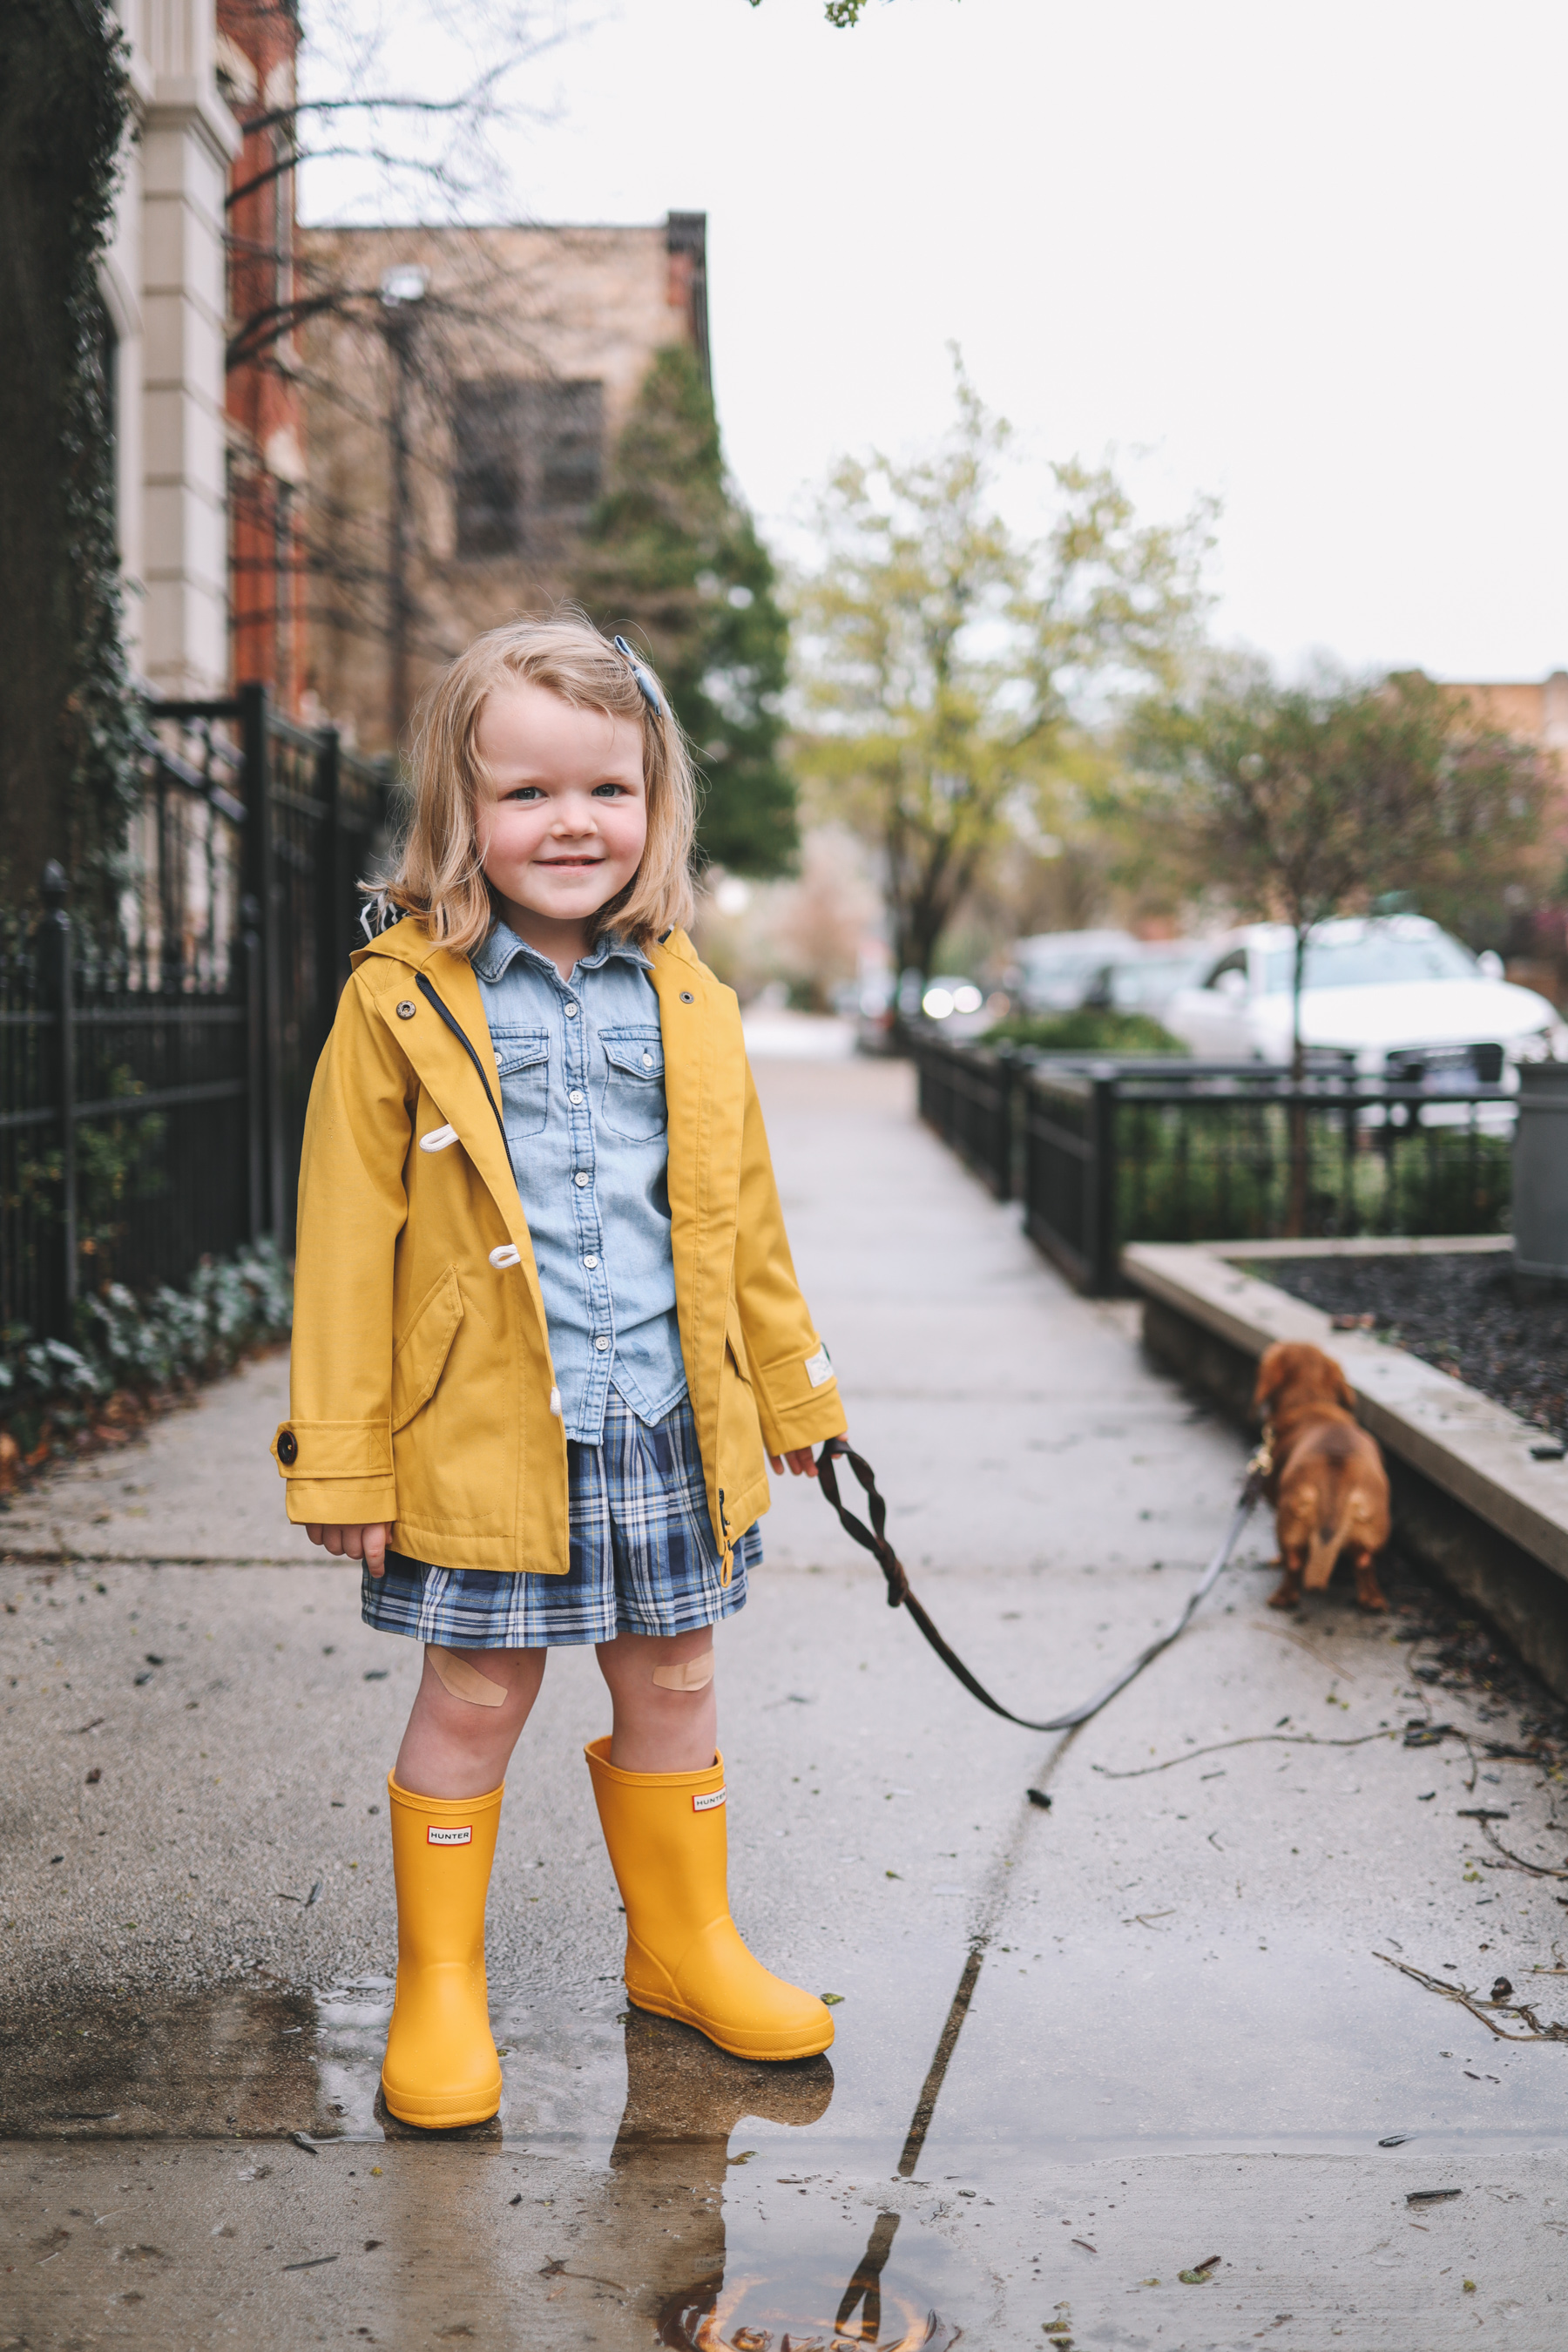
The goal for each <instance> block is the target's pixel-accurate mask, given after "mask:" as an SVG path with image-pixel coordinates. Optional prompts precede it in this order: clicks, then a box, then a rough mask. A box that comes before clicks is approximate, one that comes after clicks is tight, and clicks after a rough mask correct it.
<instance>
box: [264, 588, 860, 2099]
mask: <svg viewBox="0 0 1568 2352" xmlns="http://www.w3.org/2000/svg"><path fill="white" fill-rule="evenodd" d="M415 770H416V772H415V814H414V821H413V825H412V829H411V831H410V833H409V836H408V842H407V846H406V848H405V852H404V855H403V859H402V864H401V866H400V869H399V871H398V874H397V876H396V877H395V880H394V881H393V882H392V884H391V885H390V887H389V889H388V891H387V892H386V893H385V898H384V905H385V912H386V914H387V916H388V917H389V918H390V927H389V928H385V929H382V931H381V933H380V936H379V937H376V938H374V939H373V940H372V941H371V944H370V945H369V946H368V947H366V948H363V949H362V950H360V951H359V953H358V954H357V955H356V956H355V957H354V959H353V961H354V973H353V979H352V980H351V981H350V982H349V984H348V986H347V988H345V990H344V991H343V994H342V1002H341V1003H340V1006H339V1010H338V1016H337V1020H336V1023H335V1024H334V1026H333V1029H332V1034H331V1038H330V1039H329V1041H328V1044H327V1047H326V1050H325V1052H324V1053H323V1054H322V1055H321V1063H320V1066H319V1067H318V1069H317V1072H316V1077H315V1084H314V1086H313V1087H312V1089H311V1094H310V1115H309V1118H308V1119H307V1122H306V1129H305V1148H304V1156H303V1160H302V1163H301V1168H300V1224H299V1255H298V1267H297V1276H296V1286H295V1322H294V1342H293V1358H292V1366H291V1382H290V1392H289V1402H290V1406H291V1408H292V1410H291V1414H290V1418H289V1421H288V1422H286V1423H284V1424H283V1426H282V1427H281V1428H280V1429H279V1432H278V1434H277V1436H276V1438H275V1439H274V1441H273V1447H272V1451H273V1454H274V1455H275V1456H276V1459H277V1462H278V1465H279V1470H280V1471H281V1472H282V1475H283V1476H284V1478H285V1479H286V1481H287V1482H288V1486H287V1491H288V1509H289V1518H290V1519H291V1520H294V1521H295V1522H297V1523H300V1524H302V1525H303V1526H304V1527H305V1528H306V1529H307V1531H308V1533H309V1535H310V1539H311V1541H312V1542H314V1543H320V1544H322V1545H324V1546H325V1548H326V1549H327V1550H328V1551H329V1552H331V1553H333V1554H335V1555H337V1556H339V1557H347V1558H348V1559H363V1563H364V1569H363V1613H364V1617H365V1620H366V1622H368V1623H370V1624H372V1625H375V1626H379V1627H381V1628H382V1629H383V1630H384V1631H385V1632H387V1633H404V1634H408V1635H412V1636H413V1637H415V1638H416V1639H417V1640H419V1641H422V1642H423V1643H424V1644H425V1665H424V1673H423V1675H422V1678H421V1681H420V1685H419V1689H418V1692H417V1695H416V1698H415V1702H414V1708H413V1712H412V1714H411V1715H410V1717H409V1719H408V1727H407V1729H406V1730H405V1733H404V1736H403V1744H402V1747H401V1748H399V1750H398V1754H397V1761H396V1764H395V1768H394V1769H393V1771H392V1772H391V1773H390V1774H389V1775H388V1780H387V1787H388V1791H389V1794H390V1798H391V1805H390V1813H391V1823H392V1852H393V1870H394V1874H395V1881H396V1887H397V1937H398V1953H397V1989H396V1994H395V2000H394V2003H393V2012H392V2025H391V2031H390V2033H389V2035H388V2039H387V2047H386V2059H385V2063H384V2067H383V2071H382V2086H383V2091H384V2096H385V2100H386V2104H387V2106H388V2107H389V2108H390V2109H391V2111H392V2113H393V2114H394V2115H395V2116H400V2117H402V2118H403V2119H404V2120H405V2122H408V2123H414V2124H422V2125H426V2126H456V2125H459V2124H468V2123H475V2122H479V2121H483V2120H484V2119H485V2118H487V2117H489V2116H493V2115H494V2113H495V2112H496V2108H497V2106H498V2105H499V2102H500V2089H501V2079H500V2063H499V2062H498V2060H497V2057H496V2050H495V2044H494V2042H493V2041H492V2040H491V2037H490V2030H489V2015H488V2010H487V2002H486V1985H485V1963H484V1914H485V1897H486V1891H487V1888H488V1886H489V1872H490V1862H491V1858H492V1856H493V1854H494V1852H495V1843H496V1831H497V1827H498V1823H499V1821H500V1802H501V1795H502V1788H501V1781H502V1775H503V1774H504V1772H505V1770H506V1767H507V1762H508V1759H509V1758H510V1755H511V1751H512V1748H513V1747H514V1746H515V1745H516V1742H517V1738H518V1735H519V1733H520V1732H521V1729H522V1727H523V1725H524V1723H526V1721H527V1720H528V1715H529V1710H530V1708H531V1706H532V1705H533V1702H534V1699H535V1697H536V1696H538V1692H539V1686H540V1683H541V1680H542V1676H543V1673H544V1662H545V1656H546V1654H547V1652H548V1651H549V1650H550V1648H551V1647H552V1645H554V1644H558V1643H560V1644H564V1643H584V1642H593V1643H595V1644H596V1645H597V1652H598V1659H599V1664H600V1667H601V1669H602V1671H603V1674H604V1676H605V1682H606V1683H607V1684H608V1685H609V1688H610V1698H611V1704H612V1726H613V1727H612V1730H611V1733H610V1736H609V1738H607V1739H595V1741H594V1742H593V1743H592V1744H591V1746H590V1747H589V1748H588V1749H587V1750H586V1754H587V1759H588V1769H589V1771H590V1774H591V1775H592V1780H593V1787H594V1795H595V1800H596V1801H597V1804H598V1809H599V1820H600V1823H601V1826H602V1828H603V1830H604V1834H605V1844H606V1845H607V1846H608V1848H609V1853H610V1860H611V1863H612V1864H613V1865H614V1868H615V1874H616V1881H617V1883H618V1885H619V1886H620V1890H621V1895H622V1897H623V1899H624V1901H625V1904H626V1990H627V1992H628V1994H629V1995H630V1997H631V1999H632V2000H633V2001H634V2002H635V2003H636V2004H637V2006H638V2007H639V2008H641V2009H646V2010H651V2011H655V2012H657V2013H658V2015H660V2016H663V2017H672V2018H679V2019H680V2020H682V2021H684V2022H685V2023H687V2024H689V2025H694V2026H696V2027H698V2028H699V2029H700V2031H701V2032H704V2033H706V2034H708V2035H709V2036H710V2038H711V2039H712V2040H713V2041H714V2042H718V2044H719V2045H720V2047H721V2049H724V2050H729V2051H732V2052H734V2053H736V2054H737V2055H739V2056H742V2057H747V2058H774V2059H784V2058H800V2057H805V2056H808V2055H811V2054H813V2053H816V2052H818V2051H821V2050H825V2049H826V2047H827V2045H828V2043H829V2042H831V2041H832V2039H833V2023H832V2020H831V2018H830V2017H829V2015H828V2012H827V2011H826V2008H824V2006H823V2004H822V2003H821V2002H820V2001H819V2000H815V1999H814V1998H813V1997H812V1996H811V1995H810V1994H809V1993H805V1992H801V1991H799V1990H796V1988H795V1986H793V1985H788V1984H784V1983H783V1982H782V1981H781V1980H780V1979H778V1978H777V1977H775V1976H772V1975H770V1974H769V1972H768V1970H767V1969H764V1968H763V1967H762V1966H761V1965H760V1963H759V1962H758V1961H757V1960H755V1959H753V1958H752V1955H751V1953H750V1952H749V1951H748V1950H747V1949H746V1947H745V1946H744V1944H742V1941H741V1938H740V1936H739V1934H738V1933H737V1931H736V1928H735V1927H734V1924H733V1922H732V1921H731V1917H730V1912H729V1903H728V1897H727V1894H726V1877H725V1871H726V1864H725V1852H726V1848H725V1830H724V1811H723V1807H724V1793H725V1792H724V1769H723V1759H722V1757H721V1756H720V1755H719V1754H718V1753H717V1752H716V1747H715V1732H716V1725H717V1715H716V1709H715V1705H714V1684H713V1634H712V1628H713V1626H714V1625H715V1624H716V1623H717V1622H719V1620H720V1619H721V1618H723V1617H729V1616H732V1615H733V1614H734V1612H736V1611H737V1610H738V1609H740V1608H741V1607H742V1604H743V1603H744V1601H745V1597H746V1577H747V1571H748V1570H749V1569H751V1568H752V1567H754V1566H755V1565H756V1564H757V1563H758V1561H759V1560H760V1559H761V1557H762V1551H761V1545H760V1542H759V1539H758V1534H757V1528H756V1521H757V1519H758V1517H760V1515H761V1514H762V1513H763V1511H765V1510H766V1509H767V1507H768V1485H767V1475H766V1470H765V1467H764V1461H763V1456H764V1452H765V1453H766V1454H767V1455H768V1456H769V1457H770V1458H771V1459H772V1464H773V1470H774V1472H775V1474H777V1473H778V1472H780V1471H781V1469H782V1466H783V1463H784V1462H785V1461H787V1462H788V1464H789V1466H790V1469H791V1470H792V1471H793V1472H795V1473H800V1472H803V1471H804V1472H805V1474H806V1475H815V1466H814V1464H813V1461H812V1454H811V1448H812V1446H813V1444H815V1443H816V1442H817V1441H818V1440H821V1439H823V1438H827V1437H833V1436H836V1435H837V1434H838V1433H840V1432H842V1430H843V1429H844V1426H845V1422H844V1414H843V1411H842V1408H841V1406H840V1403H839V1398H838V1391H837V1384H836V1382H835V1381H834V1378H833V1373H832V1370H831V1367H830V1365H829V1363H828V1360H827V1355H826V1349H824V1347H823V1345H822V1342H821V1340H820V1339H818V1337H817V1335H816V1330H815V1329H814V1328H813V1326H812V1322H811V1318H810V1316H809V1315H808V1313H807V1311H806V1307H805V1300H804V1299H803V1298H802V1297H801V1295H800V1291H799V1289H798V1288H797V1286H796V1284H795V1270H794V1267H793V1265H792V1264H791V1261H790V1253H789V1244H788V1242H787V1240H786V1239H785V1236H784V1220H783V1216H782V1214H781V1212H780V1208H779V1201H778V1194H777V1192H776V1190H775V1188H774V1183H773V1170H772V1166H771V1163H770V1160H769V1157H768V1147H767V1140H766V1138H765V1136H764V1135H763V1122H762V1116H761V1113H760V1111H759V1109H758V1106H757V1097H756V1093H755V1090H754V1088H753V1087H752V1078H751V1073H750V1071H749V1069H748V1067H747V1064H746V1055H745V1047H744V1044H743V1041H742V1031H741V1016H740V1011H739V1008H738V1006H737V1004H736V1002H735V998H734V996H733V995H732V994H731V992H730V990H729V989H727V988H723V987H721V985H720V984H719V982H717V981H716V980H715V979H714V977H713V975H712V974H711V972H710V971H707V970H706V969H705V968H704V967H703V966H702V965H701V964H700V963H699V961H697V957H696V955H695V954H694V952H693V950H692V948H691V945H690V942H689V940H688V939H687V937H686V933H685V931H684V929H682V928H681V926H682V925H683V924H684V923H685V922H687V921H689V919H690V912H691V890H690V885H689V879H688V874H689V857H690V851H691V840H692V822H693V792H692V778H691V770H690V765H689V761H688V758H687V752H686V747H685V743H684V741H683V740H682V737H681V734H680V730H679V727H678V726H677V724H676V722H675V719H674V718H673V716H672V715H671V713H670V711H669V709H668V704H667V703H666V700H665V698H664V696H663V694H662V692H661V690H660V688H659V687H658V683H657V682H656V681H655V679H654V678H653V677H651V676H650V674H649V673H648V671H647V669H645V668H644V667H642V665H641V664H640V663H639V662H638V661H637V659H636V658H635V657H634V656H633V655H632V654H631V651H630V649H629V648H628V647H627V646H626V644H625V642H624V640H622V639H620V638H617V639H616V641H615V644H614V645H612V644H610V643H609V642H608V641H607V640H606V639H605V638H604V637H602V636H601V635H599V633H598V632H597V630H595V629H594V628H592V627H591V626H590V625H588V624H587V623H586V622H585V621H582V620H578V619H566V620H558V621H552V622H544V623H535V622H519V623H516V624H513V625H509V626H507V627H505V628H500V629H492V630H490V631H489V633H488V634H487V635H484V636H482V637H479V639H478V640H477V641H476V642H475V643H474V644H473V645H472V646H469V648H468V652H467V653H465V654H464V655H462V656H461V657H460V658H459V659H458V661H456V662H454V663H453V665H452V667H450V669H448V670H447V673H446V674H445V676H444V677H442V678H441V680H440V681H439V683H438V684H437V687H436V688H435V689H434V690H433V692H432V693H431V694H430V696H429V698H428V700H427V702H426V708H425V709H424V712H423V715H422V721H421V725H420V729H419V734H418V741H417V746H416V762H415ZM399 918H400V919H399ZM367 928H369V926H367Z"/></svg>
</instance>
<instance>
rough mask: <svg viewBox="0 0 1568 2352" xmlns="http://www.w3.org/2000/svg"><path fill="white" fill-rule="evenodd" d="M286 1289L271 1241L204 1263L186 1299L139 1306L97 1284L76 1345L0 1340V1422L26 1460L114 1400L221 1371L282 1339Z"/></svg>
mask: <svg viewBox="0 0 1568 2352" xmlns="http://www.w3.org/2000/svg"><path fill="white" fill-rule="evenodd" d="M292 1320H293V1286H292V1283H291V1280H290V1276H289V1267H288V1265H287V1263H286V1261H285V1260H284V1259H283V1258H282V1257H280V1256H279V1253H278V1251H277V1249H276V1248H275V1247H274V1246H273V1244H272V1243H270V1242H260V1243H258V1244H257V1245H256V1247H255V1248H253V1249H242V1250H240V1251H239V1252H237V1255H235V1256H233V1257H231V1258H222V1259H212V1258H208V1259H206V1260H205V1261H204V1262H203V1264H202V1265H199V1266H198V1267H197V1268H196V1271H195V1274H194V1275H193V1276H192V1277H191V1279H190V1282H189V1284H188V1285H187V1286H186V1287H185V1288H184V1290H174V1289H173V1288H171V1287H170V1286H169V1285H168V1284H166V1283H165V1284H163V1286H161V1287H160V1288H159V1289H157V1290H155V1291H154V1292H153V1295H152V1297H150V1298H137V1297H134V1296H133V1294H132V1292H131V1291H129V1290H127V1289H126V1288H125V1286H124V1285H123V1284H122V1283H118V1282H110V1283H105V1285H104V1286H103V1287H102V1289H101V1290H99V1291H95V1292H94V1293H93V1294H92V1295H91V1296H90V1297H87V1298H84V1299H82V1300H81V1302H80V1303H79V1306H78V1308H77V1326H76V1344H75V1346H74V1347H73V1346H69V1345H68V1343H67V1342H66V1341H65V1340H63V1339H35V1338H34V1337H33V1335H32V1333H31V1332H30V1331H29V1330H28V1329H27V1328H26V1325H24V1324H13V1325H12V1326H11V1327H10V1328H9V1329H8V1330H6V1331H5V1332H4V1333H0V1415H3V1416H4V1418H5V1422H7V1423H10V1424H12V1425H13V1427H14V1429H15V1433H16V1439H17V1441H18V1443H19V1444H20V1448H21V1451H22V1452H23V1453H24V1454H26V1455H28V1456H33V1455H35V1454H37V1448H38V1446H39V1444H43V1445H44V1446H45V1448H46V1450H48V1448H49V1445H50V1442H51V1440H52V1438H53V1436H54V1435H56V1434H60V1433H71V1432H74V1431H76V1430H78V1429H79V1428H82V1427H84V1426H85V1425H86V1423H87V1422H88V1421H89V1419H90V1418H91V1417H92V1416H93V1414H94V1412H95V1409H100V1408H101V1407H102V1406H103V1405H104V1403H105V1402H107V1401H108V1400H109V1399H110V1398H113V1397H117V1396H119V1397H124V1396H126V1395H127V1393H129V1396H130V1397H131V1398H132V1399H141V1400H146V1399H148V1398H150V1397H153V1396H155V1395H157V1394H159V1393H160V1392H163V1391H168V1390H170V1389H179V1388H187V1387H189V1386H191V1385H192V1384H193V1383H195V1381H204V1380H212V1379H214V1378H215V1377H216V1375H217V1374H218V1373H219V1372H224V1371H227V1370H229V1368H230V1367H231V1366H232V1365H234V1364H236V1363H237V1362H238V1361H239V1360H240V1358H241V1357H242V1356H243V1355H245V1354H246V1353H247V1351H248V1350H249V1349H252V1348H257V1347H263V1346H266V1345H268V1343H269V1342H271V1341H273V1340H277V1339H284V1338H286V1337H287V1335H288V1331H289V1325H290V1323H291V1322H292Z"/></svg>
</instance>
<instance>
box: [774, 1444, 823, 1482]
mask: <svg viewBox="0 0 1568 2352" xmlns="http://www.w3.org/2000/svg"><path fill="white" fill-rule="evenodd" d="M784 1462H787V1463H788V1464H789V1467H790V1475H791V1477H793V1478H798V1477H800V1476H801V1475H802V1474H803V1473H804V1474H805V1476H806V1477H807V1478H815V1477H816V1454H814V1453H813V1452H812V1450H811V1448H810V1446H809V1445H797V1446H796V1447H795V1452H794V1453H793V1454H785V1455H784V1461H783V1462H781V1461H780V1459H779V1457H778V1455H777V1454H769V1456H768V1467H769V1469H770V1470H771V1471H772V1472H773V1476H774V1477H775V1478H782V1477H783V1476H784Z"/></svg>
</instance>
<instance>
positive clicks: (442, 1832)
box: [425, 1822, 474, 1845]
mask: <svg viewBox="0 0 1568 2352" xmlns="http://www.w3.org/2000/svg"><path fill="white" fill-rule="evenodd" d="M425 1836H426V1842H427V1843H429V1844H431V1845H472V1844H473V1842H474V1829H473V1823H472V1822H465V1823H464V1825H463V1827H462V1828H461V1829H460V1830H446V1829H438V1828H437V1825H436V1823H435V1822H431V1824H430V1826H429V1828H428V1829H427V1830H426V1832H425Z"/></svg>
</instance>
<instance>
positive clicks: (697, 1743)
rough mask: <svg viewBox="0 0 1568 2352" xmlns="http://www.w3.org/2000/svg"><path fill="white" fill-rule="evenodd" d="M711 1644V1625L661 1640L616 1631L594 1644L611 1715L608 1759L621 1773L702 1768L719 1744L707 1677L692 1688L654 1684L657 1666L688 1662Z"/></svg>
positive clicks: (716, 1708)
mask: <svg viewBox="0 0 1568 2352" xmlns="http://www.w3.org/2000/svg"><path fill="white" fill-rule="evenodd" d="M712 1647H713V1628H712V1627H711V1625H700V1626H699V1627H698V1628H697V1630H696V1632H695V1633H672V1634H670V1635H668V1637H664V1638H661V1637H659V1636H658V1635H655V1634H651V1633H621V1634H618V1635H617V1636H616V1640H615V1641H613V1642H601V1643H599V1671H600V1673H601V1674H602V1675H604V1677H605V1681H606V1682H607V1683H608V1685H609V1686H610V1697H611V1700H612V1702H613V1703H614V1707H615V1715H614V1719H613V1724H612V1729H611V1734H610V1762H611V1763H612V1764H614V1765H616V1767H617V1768H618V1769H620V1770H621V1771H623V1772H705V1771H706V1770H707V1769H708V1767H709V1766H710V1764H711V1763H712V1761H713V1757H714V1753H715V1751H716V1749H717V1747H718V1737H719V1706H718V1701H717V1699H716V1697H715V1696H714V1686H713V1684H712V1682H711V1681H710V1682H708V1683H706V1684H704V1685H702V1687H701V1688H700V1689H697V1690H671V1689H669V1688H668V1687H667V1686H666V1685H664V1684H662V1683H656V1682H655V1680H654V1678H653V1677H654V1671H655V1669H656V1667H666V1668H668V1667H673V1666H682V1665H687V1664H689V1662H690V1661H691V1660H693V1659H696V1658H700V1657H702V1656H703V1655H704V1654H705V1653H710V1652H711V1650H712Z"/></svg>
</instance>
